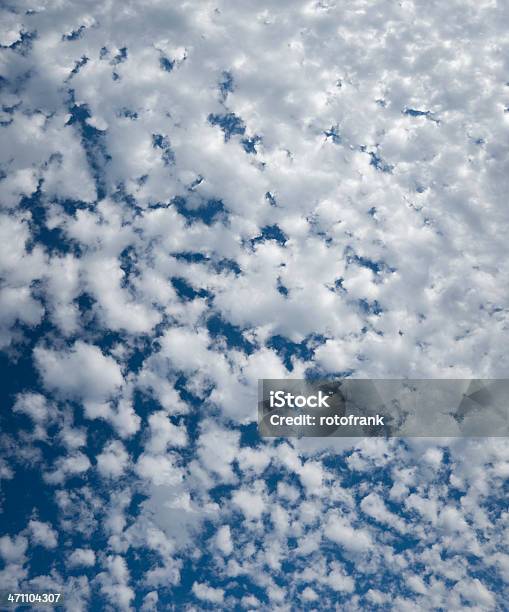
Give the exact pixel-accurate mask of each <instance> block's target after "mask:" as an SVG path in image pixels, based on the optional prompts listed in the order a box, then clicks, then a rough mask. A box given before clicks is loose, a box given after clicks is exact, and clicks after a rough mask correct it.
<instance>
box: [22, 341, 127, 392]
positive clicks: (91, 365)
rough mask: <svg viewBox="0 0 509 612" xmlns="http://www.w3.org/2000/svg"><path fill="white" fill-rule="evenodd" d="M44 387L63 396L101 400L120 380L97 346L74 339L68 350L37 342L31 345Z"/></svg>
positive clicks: (115, 388)
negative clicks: (36, 345)
mask: <svg viewBox="0 0 509 612" xmlns="http://www.w3.org/2000/svg"><path fill="white" fill-rule="evenodd" d="M34 357H35V360H36V363H37V367H38V369H39V371H40V373H41V375H42V378H43V381H44V385H45V387H46V388H48V389H51V390H53V391H56V392H57V393H58V394H60V395H62V396H63V397H69V398H73V399H84V400H90V401H101V400H106V399H108V398H110V397H111V396H112V395H114V394H115V393H117V392H118V390H119V388H120V387H121V385H122V383H123V378H122V373H121V371H120V367H119V366H118V364H117V363H116V361H115V360H114V359H112V358H111V357H107V356H105V355H104V354H103V353H102V352H101V350H100V349H99V348H98V347H97V346H93V345H90V344H86V343H85V342H82V341H81V340H77V341H76V342H75V343H74V345H73V346H72V348H71V349H70V350H69V351H55V350H52V349H46V348H43V347H41V346H39V347H36V348H35V349H34Z"/></svg>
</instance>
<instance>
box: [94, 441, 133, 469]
mask: <svg viewBox="0 0 509 612" xmlns="http://www.w3.org/2000/svg"><path fill="white" fill-rule="evenodd" d="M128 463H129V455H128V454H127V452H126V450H125V448H124V446H123V444H122V443H121V442H120V441H118V440H113V441H112V442H110V443H109V444H107V445H106V446H105V448H104V449H103V452H102V453H100V454H99V455H97V470H98V471H99V474H101V476H104V477H105V478H118V477H119V476H122V474H123V473H124V471H125V469H126V467H127V465H128Z"/></svg>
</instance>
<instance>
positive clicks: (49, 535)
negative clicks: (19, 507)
mask: <svg viewBox="0 0 509 612" xmlns="http://www.w3.org/2000/svg"><path fill="white" fill-rule="evenodd" d="M28 529H29V530H30V535H31V538H32V542H33V543H34V544H39V545H40V546H44V548H56V547H57V545H58V535H57V532H56V531H55V530H54V529H53V527H52V526H51V525H50V524H49V523H43V522H41V521H35V520H31V521H30V522H29V523H28Z"/></svg>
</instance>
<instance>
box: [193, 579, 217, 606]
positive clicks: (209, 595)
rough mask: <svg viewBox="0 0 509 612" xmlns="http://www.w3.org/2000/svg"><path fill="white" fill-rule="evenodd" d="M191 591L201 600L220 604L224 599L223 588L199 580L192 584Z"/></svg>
mask: <svg viewBox="0 0 509 612" xmlns="http://www.w3.org/2000/svg"><path fill="white" fill-rule="evenodd" d="M193 593H194V594H195V595H196V597H197V598H198V599H200V600H201V601H208V602H210V603H214V604H222V603H223V601H224V590H223V589H216V588H214V587H211V586H208V585H207V584H203V583H201V582H195V583H194V584H193Z"/></svg>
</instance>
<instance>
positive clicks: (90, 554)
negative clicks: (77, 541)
mask: <svg viewBox="0 0 509 612" xmlns="http://www.w3.org/2000/svg"><path fill="white" fill-rule="evenodd" d="M69 565H70V566H71V567H92V566H93V565H95V552H94V551H93V550H92V549H91V548H76V550H73V551H72V553H71V554H70V555H69Z"/></svg>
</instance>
